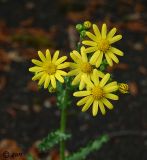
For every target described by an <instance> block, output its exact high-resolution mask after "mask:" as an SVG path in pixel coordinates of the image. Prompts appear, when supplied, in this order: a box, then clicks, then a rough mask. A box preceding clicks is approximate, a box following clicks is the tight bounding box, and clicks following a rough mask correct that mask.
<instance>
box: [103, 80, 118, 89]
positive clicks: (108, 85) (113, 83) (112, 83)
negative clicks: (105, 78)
mask: <svg viewBox="0 0 147 160" xmlns="http://www.w3.org/2000/svg"><path fill="white" fill-rule="evenodd" d="M111 86H117V82H116V81H114V82H111V83H108V84H107V85H105V86H104V88H107V87H111Z"/></svg>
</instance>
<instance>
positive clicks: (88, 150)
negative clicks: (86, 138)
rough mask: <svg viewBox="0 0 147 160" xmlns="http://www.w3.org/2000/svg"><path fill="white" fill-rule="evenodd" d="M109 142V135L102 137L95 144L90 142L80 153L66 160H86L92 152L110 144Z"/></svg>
mask: <svg viewBox="0 0 147 160" xmlns="http://www.w3.org/2000/svg"><path fill="white" fill-rule="evenodd" d="M108 140H109V137H108V136H107V135H102V136H101V137H99V138H97V139H95V140H94V141H93V142H90V143H89V144H88V145H87V146H86V147H83V148H81V149H80V151H78V152H76V153H73V155H71V156H68V157H67V158H66V159H65V160H84V159H85V158H86V157H87V156H88V155H89V154H90V153H91V152H93V151H96V150H99V149H100V148H101V147H102V145H103V143H106V142H108Z"/></svg>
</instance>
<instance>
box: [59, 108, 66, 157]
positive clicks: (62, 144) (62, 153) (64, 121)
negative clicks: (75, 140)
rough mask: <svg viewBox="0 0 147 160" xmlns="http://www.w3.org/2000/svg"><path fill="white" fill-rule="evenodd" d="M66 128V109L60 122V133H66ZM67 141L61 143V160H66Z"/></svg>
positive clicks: (63, 110)
mask: <svg viewBox="0 0 147 160" xmlns="http://www.w3.org/2000/svg"><path fill="white" fill-rule="evenodd" d="M65 127H66V109H65V108H63V109H62V110H61V120H60V131H61V132H63V133H64V132H65ZM64 152H65V141H64V140H62V141H61V142H60V160H64V159H65V154H64Z"/></svg>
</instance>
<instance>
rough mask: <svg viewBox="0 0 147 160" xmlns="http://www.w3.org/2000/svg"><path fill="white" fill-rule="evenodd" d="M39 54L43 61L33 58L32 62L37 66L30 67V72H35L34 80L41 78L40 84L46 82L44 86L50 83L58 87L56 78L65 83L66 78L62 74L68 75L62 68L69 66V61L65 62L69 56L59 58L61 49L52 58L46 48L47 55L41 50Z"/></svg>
mask: <svg viewBox="0 0 147 160" xmlns="http://www.w3.org/2000/svg"><path fill="white" fill-rule="evenodd" d="M38 55H39V58H40V59H41V61H39V60H36V59H32V63H33V64H35V66H34V67H31V68H29V71H30V72H34V73H35V75H34V76H33V78H32V80H34V81H36V80H39V82H38V85H43V84H44V88H48V86H49V84H50V83H51V86H52V87H53V88H56V80H58V81H60V82H61V83H63V82H64V78H63V77H62V76H66V75H67V73H66V72H65V71H63V70H62V69H64V68H67V67H68V66H69V63H68V62H64V61H65V60H66V59H67V57H66V56H62V57H60V58H59V59H58V57H59V51H58V50H57V51H56V52H55V53H54V55H53V57H52V58H51V54H50V51H49V50H48V49H47V50H46V55H44V54H43V53H42V52H41V51H38Z"/></svg>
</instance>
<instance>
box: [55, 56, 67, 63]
mask: <svg viewBox="0 0 147 160" xmlns="http://www.w3.org/2000/svg"><path fill="white" fill-rule="evenodd" d="M66 59H67V56H63V57H61V58H59V59H58V60H57V61H56V62H55V65H59V64H61V63H62V62H64V61H65V60H66Z"/></svg>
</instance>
